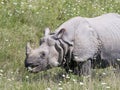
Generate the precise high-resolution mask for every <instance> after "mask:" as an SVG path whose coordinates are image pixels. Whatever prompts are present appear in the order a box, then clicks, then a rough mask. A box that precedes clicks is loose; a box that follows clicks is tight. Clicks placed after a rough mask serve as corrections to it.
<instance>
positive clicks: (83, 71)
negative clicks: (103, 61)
mask: <svg viewBox="0 0 120 90" xmlns="http://www.w3.org/2000/svg"><path fill="white" fill-rule="evenodd" d="M78 70H79V75H84V76H88V75H91V60H90V59H88V60H87V61H84V62H79V64H78Z"/></svg>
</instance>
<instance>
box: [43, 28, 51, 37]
mask: <svg viewBox="0 0 120 90" xmlns="http://www.w3.org/2000/svg"><path fill="white" fill-rule="evenodd" d="M49 34H50V29H49V28H46V29H45V31H44V35H45V36H47V35H49Z"/></svg>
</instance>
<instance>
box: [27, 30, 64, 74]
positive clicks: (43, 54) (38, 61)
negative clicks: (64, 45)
mask: <svg viewBox="0 0 120 90" xmlns="http://www.w3.org/2000/svg"><path fill="white" fill-rule="evenodd" d="M63 33H64V29H62V30H60V32H58V33H57V34H50V30H49V29H48V28H47V29H45V33H44V37H42V38H41V40H40V46H39V47H38V48H36V49H32V48H31V46H30V43H27V45H26V59H25V67H26V68H27V69H28V70H29V71H30V72H39V71H44V70H47V69H49V68H51V67H55V66H59V64H60V63H59V61H58V59H59V52H58V51H57V50H56V48H55V44H56V40H55V39H54V38H53V37H57V38H61V37H62V35H63Z"/></svg>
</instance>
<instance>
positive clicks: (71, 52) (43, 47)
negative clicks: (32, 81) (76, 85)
mask: <svg viewBox="0 0 120 90" xmlns="http://www.w3.org/2000/svg"><path fill="white" fill-rule="evenodd" d="M53 37H54V38H53ZM119 41H120V15H118V14H114V13H109V14H104V15H101V16H98V17H95V18H83V17H75V18H72V19H70V20H68V21H66V22H64V23H63V24H62V25H60V27H58V28H57V29H56V30H55V32H54V34H50V31H49V29H46V30H45V35H44V37H43V38H42V39H41V44H40V46H39V48H37V49H35V50H33V49H31V47H30V46H29V45H27V49H26V60H25V65H26V67H27V68H28V67H29V70H30V71H32V72H38V71H42V70H46V69H48V66H49V67H54V66H59V65H61V64H63V63H61V62H62V61H65V64H64V65H66V67H69V68H70V69H71V68H74V67H76V65H78V66H79V68H78V69H79V70H78V71H80V73H81V72H82V74H90V73H91V71H90V68H91V63H92V62H93V61H94V60H95V61H97V59H98V58H97V57H98V56H97V55H99V57H100V60H103V61H108V62H109V64H112V63H114V62H116V60H117V59H119V58H120V48H119V47H120V42H119ZM43 52H44V53H45V56H44V55H43V54H41V53H43ZM43 56H44V58H43ZM74 62H75V63H77V64H75V65H73V63H74ZM84 71H85V72H84Z"/></svg>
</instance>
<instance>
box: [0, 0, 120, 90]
mask: <svg viewBox="0 0 120 90" xmlns="http://www.w3.org/2000/svg"><path fill="white" fill-rule="evenodd" d="M104 13H119V14H120V0H0V90H120V76H119V73H117V72H116V73H115V69H114V68H113V67H108V68H106V69H94V70H93V73H92V76H91V77H90V76H81V77H79V76H77V75H73V74H72V73H70V74H67V73H65V71H64V69H62V68H53V69H50V70H48V71H43V72H40V73H37V74H33V73H29V72H28V71H27V70H26V69H25V67H24V60H25V47H26V43H27V42H29V41H30V42H31V43H32V47H33V48H35V47H38V46H39V40H40V38H41V37H42V36H43V32H44V29H45V28H46V27H49V28H50V29H51V30H52V31H54V30H55V29H56V28H57V27H58V26H59V25H61V24H62V23H63V22H65V21H66V20H68V19H70V18H72V17H75V16H83V17H95V16H98V15H101V14H104Z"/></svg>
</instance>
